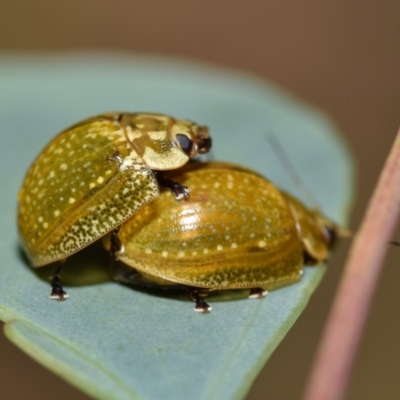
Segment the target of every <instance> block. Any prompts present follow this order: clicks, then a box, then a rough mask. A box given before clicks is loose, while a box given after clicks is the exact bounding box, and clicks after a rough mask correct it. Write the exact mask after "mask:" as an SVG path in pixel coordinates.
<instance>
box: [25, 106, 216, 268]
mask: <svg viewBox="0 0 400 400" xmlns="http://www.w3.org/2000/svg"><path fill="white" fill-rule="evenodd" d="M210 147H211V139H210V136H209V134H208V130H207V128H206V127H202V126H199V125H197V124H195V123H193V122H190V121H186V120H178V119H174V118H172V117H169V116H166V115H161V114H144V113H137V114H124V113H109V114H103V115H99V116H96V117H93V118H89V119H87V120H85V121H82V122H80V123H78V124H76V125H74V126H72V127H70V128H69V129H67V130H65V131H63V132H61V133H60V134H59V135H58V136H56V137H55V138H54V139H53V140H52V141H51V142H50V143H49V144H48V145H47V146H46V147H45V148H44V150H43V151H42V152H41V153H40V155H39V156H38V158H37V159H36V160H35V161H34V163H33V164H32V166H31V167H30V169H29V170H28V172H27V174H26V177H25V180H24V182H23V184H22V188H21V190H20V192H19V195H18V202H19V207H18V228H19V233H20V237H21V240H22V244H23V246H24V248H25V251H26V253H27V255H28V257H29V259H30V261H31V263H32V264H33V266H42V265H46V264H49V263H51V262H54V261H57V260H62V259H64V258H66V257H68V256H69V255H71V254H73V253H75V252H77V251H78V250H80V249H82V248H83V247H85V246H87V245H89V244H90V243H91V242H93V241H95V240H96V239H98V238H100V237H101V236H103V235H105V234H106V233H107V232H109V231H110V230H112V229H114V228H115V227H117V226H118V225H120V224H121V223H122V222H124V221H125V220H127V219H128V218H129V217H130V216H131V215H132V214H133V213H134V212H135V211H136V210H137V209H139V208H140V207H141V206H143V205H144V204H146V203H148V202H149V201H151V200H152V199H154V198H155V197H157V196H158V194H159V187H158V184H157V179H158V181H159V183H160V184H161V185H163V186H167V187H169V188H171V189H172V190H173V191H174V193H175V196H176V197H177V198H180V197H182V196H187V192H186V188H185V187H184V186H181V185H179V184H176V183H174V182H172V181H169V180H165V179H163V178H162V177H158V176H157V177H156V175H155V173H154V172H153V170H161V171H164V170H171V169H175V168H179V167H181V166H183V165H184V164H185V163H186V162H187V161H188V160H189V158H191V157H193V156H195V155H196V154H198V153H206V152H207V151H208V150H209V149H210Z"/></svg>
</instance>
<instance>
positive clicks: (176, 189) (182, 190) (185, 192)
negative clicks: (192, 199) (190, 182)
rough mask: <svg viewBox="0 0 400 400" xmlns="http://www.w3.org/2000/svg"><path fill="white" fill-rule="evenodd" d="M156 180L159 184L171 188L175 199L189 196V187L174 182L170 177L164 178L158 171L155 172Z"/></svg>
mask: <svg viewBox="0 0 400 400" xmlns="http://www.w3.org/2000/svg"><path fill="white" fill-rule="evenodd" d="M156 178H157V182H158V184H159V185H160V186H162V187H165V188H167V189H170V190H172V192H173V193H174V195H175V198H176V200H182V199H183V198H185V199H186V198H188V197H189V188H188V187H186V186H183V185H181V184H180V183H178V182H174V181H172V180H171V179H167V178H164V177H163V176H162V175H161V174H160V173H159V172H156Z"/></svg>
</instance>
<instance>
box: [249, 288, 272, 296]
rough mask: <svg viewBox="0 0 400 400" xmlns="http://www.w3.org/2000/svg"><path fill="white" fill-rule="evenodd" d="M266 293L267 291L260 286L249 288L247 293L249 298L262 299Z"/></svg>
mask: <svg viewBox="0 0 400 400" xmlns="http://www.w3.org/2000/svg"><path fill="white" fill-rule="evenodd" d="M267 294H268V292H267V291H266V290H264V289H262V288H259V287H257V288H251V289H250V293H249V299H262V298H263V297H265V296H266V295H267Z"/></svg>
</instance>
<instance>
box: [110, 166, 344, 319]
mask: <svg viewBox="0 0 400 400" xmlns="http://www.w3.org/2000/svg"><path fill="white" fill-rule="evenodd" d="M167 176H168V177H169V178H171V179H179V181H180V182H182V184H184V185H185V186H188V187H190V189H191V193H190V197H189V198H187V199H185V200H184V201H180V202H177V201H176V200H175V198H174V196H173V195H172V194H171V193H170V192H168V191H164V192H162V193H161V195H160V196H159V197H158V198H157V199H156V200H154V201H153V202H151V203H149V204H148V205H146V206H145V207H143V208H142V209H141V210H139V211H138V212H137V213H136V214H135V215H134V216H133V217H132V218H131V219H129V220H128V221H127V222H125V223H124V224H123V225H122V226H121V227H120V228H119V230H118V231H114V232H113V233H112V234H111V235H109V236H107V237H106V238H105V239H104V244H105V247H106V248H107V249H108V250H110V251H111V253H112V254H113V256H114V258H115V261H117V262H116V263H115V279H116V280H119V281H122V282H125V283H132V284H139V285H142V286H147V287H160V288H165V289H166V288H182V289H185V290H187V291H188V293H189V295H190V296H191V298H192V299H193V300H194V301H195V302H196V307H195V310H196V311H200V312H208V311H210V310H211V307H210V306H209V305H208V304H207V302H206V301H205V300H204V299H203V297H202V295H203V294H205V293H206V292H208V291H211V290H221V289H244V288H248V289H250V297H263V296H265V294H266V292H265V291H264V290H263V289H261V288H267V289H270V288H275V287H278V286H281V285H285V284H288V283H292V282H296V281H297V280H299V279H300V278H301V276H302V273H303V266H304V264H305V263H306V264H316V263H318V262H322V261H325V260H326V259H327V258H328V251H329V249H330V248H331V246H332V245H333V243H334V242H335V239H336V236H337V232H338V229H337V227H336V226H335V224H333V223H332V222H331V221H329V220H328V219H326V218H325V217H323V216H322V215H321V214H320V213H319V212H317V211H312V210H309V209H307V208H306V207H305V206H304V205H302V204H301V203H300V202H299V201H298V200H296V199H295V198H293V197H292V196H290V195H288V194H287V193H285V192H283V191H281V190H279V189H277V188H276V187H275V186H274V185H273V184H271V183H270V182H269V181H268V180H266V179H265V178H263V177H262V176H260V175H258V174H256V173H254V172H252V171H250V170H248V169H245V168H242V167H239V166H236V165H232V164H226V163H217V162H210V163H199V164H192V165H187V166H185V167H183V168H181V169H179V170H175V171H171V172H170V173H169V174H168V175H167Z"/></svg>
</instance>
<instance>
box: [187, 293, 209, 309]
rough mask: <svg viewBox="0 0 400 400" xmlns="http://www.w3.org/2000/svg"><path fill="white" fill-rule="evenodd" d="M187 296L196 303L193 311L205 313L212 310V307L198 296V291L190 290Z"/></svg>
mask: <svg viewBox="0 0 400 400" xmlns="http://www.w3.org/2000/svg"><path fill="white" fill-rule="evenodd" d="M189 296H190V298H191V299H192V300H193V301H194V302H195V303H196V306H195V307H194V311H196V312H201V313H204V314H207V313H209V312H210V311H211V310H212V307H211V306H210V305H209V304H208V303H207V302H206V301H205V300H204V299H203V298H202V297H200V294H199V293H198V292H190V293H189Z"/></svg>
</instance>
